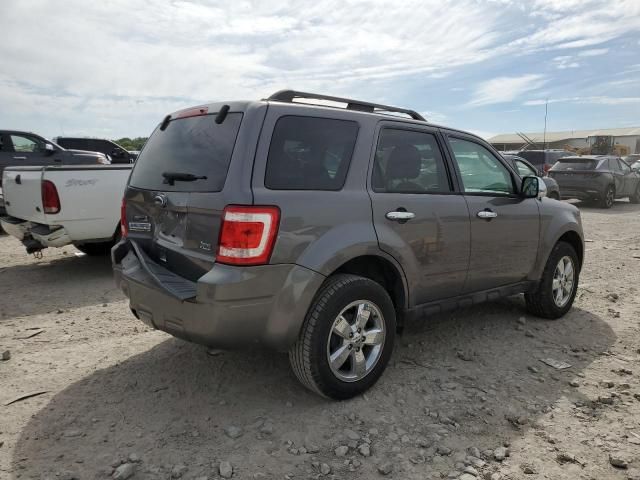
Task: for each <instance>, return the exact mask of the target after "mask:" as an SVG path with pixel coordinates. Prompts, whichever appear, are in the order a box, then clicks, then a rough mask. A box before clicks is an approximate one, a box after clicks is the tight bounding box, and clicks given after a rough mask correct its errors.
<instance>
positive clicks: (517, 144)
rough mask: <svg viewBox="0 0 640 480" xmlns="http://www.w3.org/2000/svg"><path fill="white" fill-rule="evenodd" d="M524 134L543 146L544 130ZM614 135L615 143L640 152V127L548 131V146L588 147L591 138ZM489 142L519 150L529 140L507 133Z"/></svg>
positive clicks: (503, 148)
mask: <svg viewBox="0 0 640 480" xmlns="http://www.w3.org/2000/svg"><path fill="white" fill-rule="evenodd" d="M524 135H525V136H526V137H528V138H530V139H531V140H533V141H534V142H535V143H536V144H538V145H539V147H540V148H543V145H544V140H545V135H544V132H532V133H526V132H525V133H524ZM604 135H606V136H613V137H614V141H615V143H618V144H621V145H626V146H628V147H629V148H630V149H631V152H632V153H640V127H627V128H601V129H596V130H567V131H563V132H547V134H546V147H547V148H564V147H565V146H571V147H579V148H581V147H587V146H589V138H591V137H597V136H604ZM489 142H490V143H491V144H492V145H493V146H494V147H496V148H497V149H498V150H518V149H520V148H521V147H522V146H523V145H525V144H526V143H527V142H525V140H524V139H523V138H522V137H521V136H519V135H518V134H517V133H507V134H501V135H496V136H494V137H491V138H490V139H489Z"/></svg>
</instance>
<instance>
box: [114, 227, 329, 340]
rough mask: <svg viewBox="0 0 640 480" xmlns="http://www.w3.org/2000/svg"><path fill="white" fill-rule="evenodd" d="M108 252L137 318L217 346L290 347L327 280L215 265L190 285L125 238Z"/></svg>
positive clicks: (295, 270)
mask: <svg viewBox="0 0 640 480" xmlns="http://www.w3.org/2000/svg"><path fill="white" fill-rule="evenodd" d="M111 256H112V261H113V269H114V276H115V281H116V284H117V285H118V287H119V288H120V289H121V290H122V291H123V292H124V294H125V295H127V297H129V302H130V307H131V310H132V311H133V312H134V314H135V315H136V316H137V317H138V318H139V319H140V320H142V321H143V322H144V323H145V324H147V325H148V326H150V327H152V328H156V329H159V330H162V331H165V332H167V333H170V334H171V335H173V336H175V337H178V338H182V339H184V340H188V341H191V342H195V343H200V344H203V345H207V346H211V347H216V348H226V349H230V348H238V347H243V346H249V345H256V344H261V345H265V346H267V347H270V348H273V349H276V350H280V351H286V350H288V349H289V347H290V346H291V345H292V344H293V343H294V342H295V341H296V339H297V337H298V334H299V331H300V328H301V326H302V323H303V321H304V318H305V315H306V313H307V310H308V308H309V305H310V304H311V302H312V300H313V297H314V295H315V293H316V292H317V291H318V289H319V288H320V286H321V285H322V282H323V281H324V279H325V277H324V276H323V275H320V274H319V273H316V272H314V271H312V270H309V269H307V268H305V267H301V266H298V265H264V266H258V267H233V266H229V265H221V264H215V265H214V266H213V268H212V269H211V270H210V271H209V272H208V273H206V274H205V275H204V276H202V277H201V278H200V279H198V281H197V282H190V281H188V280H186V279H183V278H182V277H178V276H177V275H175V274H173V273H172V272H170V271H168V270H166V269H164V267H162V266H161V265H158V264H156V263H155V262H153V260H151V259H150V258H149V257H146V256H145V255H144V253H143V252H141V251H140V250H139V249H138V250H136V249H135V248H134V246H133V245H131V244H130V243H129V242H128V241H127V240H123V241H121V242H119V243H118V244H116V246H114V247H113V249H112V250H111ZM185 297H187V298H185Z"/></svg>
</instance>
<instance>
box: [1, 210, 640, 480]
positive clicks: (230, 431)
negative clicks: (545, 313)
mask: <svg viewBox="0 0 640 480" xmlns="http://www.w3.org/2000/svg"><path fill="white" fill-rule="evenodd" d="M581 209H582V212H583V219H584V228H585V235H586V238H587V244H586V249H587V253H586V264H585V267H584V270H583V272H582V277H581V279H580V280H581V281H580V288H579V291H578V296H577V299H576V303H575V306H574V308H573V310H572V311H571V312H570V313H569V314H568V315H567V316H566V317H565V318H563V319H560V320H558V321H546V320H541V319H537V318H534V317H532V316H530V315H527V313H526V312H525V310H524V308H523V300H522V299H521V298H520V297H513V298H509V299H505V300H502V301H499V302H495V303H489V304H485V305H482V306H479V307H474V308H469V309H465V310H460V311H456V312H453V313H451V314H446V315H441V316H438V317H433V318H430V319H426V320H425V321H416V322H415V323H411V324H410V325H408V327H407V328H406V330H405V332H404V334H403V335H402V336H401V337H400V338H399V339H398V341H397V344H396V349H395V352H394V354H393V357H392V360H391V363H390V365H389V368H388V369H387V371H386V373H385V374H384V376H383V377H382V379H381V381H380V382H378V384H377V385H376V386H375V387H374V388H373V389H372V390H371V391H370V392H368V393H367V394H366V395H364V396H362V397H359V398H356V399H353V400H350V401H345V402H330V401H327V400H324V399H321V398H319V397H318V396H316V395H314V394H312V393H310V392H308V391H306V390H305V389H303V388H302V387H301V386H300V385H299V384H298V382H297V381H296V380H295V378H294V376H293V374H292V373H291V372H290V370H289V366H288V360H287V358H286V356H285V355H282V354H274V353H272V352H268V351H262V350H252V351H238V352H218V353H217V354H215V355H209V354H208V353H207V351H206V349H205V348H203V347H200V346H197V345H192V344H188V343H185V342H183V341H180V340H177V339H174V338H172V337H170V336H169V335H167V334H164V333H160V332H155V331H151V330H149V329H148V328H146V327H145V326H144V325H143V324H142V323H141V322H139V321H138V320H136V319H135V318H134V317H133V316H132V315H131V314H130V312H129V310H128V307H127V302H126V300H125V298H124V296H123V295H122V294H121V293H120V292H119V291H118V290H116V288H115V286H114V283H113V280H112V277H111V271H110V264H109V262H108V260H107V259H102V258H99V259H96V258H90V257H87V256H81V255H79V254H78V252H77V251H76V250H75V249H74V248H72V247H68V248H65V249H57V250H54V249H52V250H48V251H45V252H44V258H43V259H40V260H37V259H34V258H33V257H31V256H27V255H26V253H24V251H23V249H22V248H21V246H20V245H19V243H18V242H17V241H16V240H15V239H13V238H10V237H7V236H0V352H2V351H4V350H9V351H10V354H11V358H10V359H9V360H6V361H0V479H2V480H4V479H15V478H28V479H31V478H33V479H41V478H42V479H52V480H53V479H56V480H58V479H60V480H64V479H67V480H68V479H73V478H77V479H93V478H96V479H108V478H111V477H112V476H114V478H117V479H125V478H127V476H128V475H130V474H131V473H133V477H131V478H133V479H152V478H153V479H169V478H173V479H177V478H184V479H202V480H204V479H216V478H220V477H221V474H222V475H223V476H226V477H227V478H228V477H229V475H232V476H233V478H236V479H245V478H246V479H252V478H264V479H271V478H273V479H307V478H336V479H343V478H344V479H356V478H358V479H368V478H383V475H384V474H386V478H394V479H433V478H462V479H464V480H473V479H474V478H476V477H477V478H483V479H491V480H494V479H520V478H527V479H529V478H530V479H541V478H545V479H558V478H566V479H609V478H611V479H626V478H632V479H633V478H637V479H640V353H639V352H640V331H639V325H638V320H639V319H640V293H639V288H640V258H638V257H640V206H638V205H631V204H629V203H627V202H626V201H621V202H617V203H616V205H615V206H614V208H613V209H612V210H610V211H605V210H599V209H592V208H581ZM212 353H216V352H212ZM547 358H551V359H555V360H558V361H562V362H567V363H569V364H571V367H570V368H567V369H565V370H558V369H556V368H553V367H550V366H548V365H546V364H545V363H543V362H541V359H547ZM38 392H46V393H43V394H40V395H37V396H34V397H31V398H28V399H25V400H21V401H17V402H15V403H11V404H8V403H9V402H11V401H12V400H14V399H16V398H18V397H20V396H22V395H25V394H30V393H38ZM341 447H342V448H341ZM504 447H507V448H504ZM503 457H504V458H503ZM613 464H616V465H617V466H614V465H613ZM116 467H117V468H116ZM620 467H626V468H620ZM636 469H637V470H636ZM465 470H466V473H465Z"/></svg>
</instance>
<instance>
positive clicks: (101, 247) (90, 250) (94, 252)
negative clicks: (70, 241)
mask: <svg viewBox="0 0 640 480" xmlns="http://www.w3.org/2000/svg"><path fill="white" fill-rule="evenodd" d="M114 245H115V243H114V241H113V240H111V241H109V242H96V243H80V244H77V245H74V247H76V248H77V249H78V250H80V251H81V252H82V253H86V254H87V255H89V256H91V257H99V256H104V255H109V254H110V253H111V247H113V246H114Z"/></svg>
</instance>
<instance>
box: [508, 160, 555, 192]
mask: <svg viewBox="0 0 640 480" xmlns="http://www.w3.org/2000/svg"><path fill="white" fill-rule="evenodd" d="M502 156H503V157H504V158H506V159H507V161H509V162H510V163H511V166H513V168H515V169H516V171H517V172H518V174H519V175H520V176H521V177H526V176H531V175H537V176H539V177H542V180H543V181H544V183H545V185H546V186H547V197H549V198H553V199H554V200H560V187H559V186H558V182H556V181H555V180H554V179H553V178H551V177H549V176H543V175H544V173H542V172H540V171H538V170H536V169H535V167H534V166H533V165H531V164H530V163H529V162H528V161H527V160H525V159H524V158H522V157H519V156H518V155H511V154H508V153H503V154H502Z"/></svg>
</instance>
